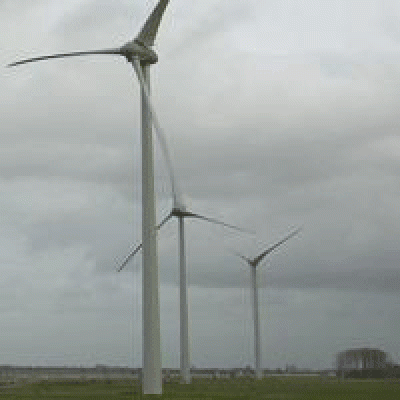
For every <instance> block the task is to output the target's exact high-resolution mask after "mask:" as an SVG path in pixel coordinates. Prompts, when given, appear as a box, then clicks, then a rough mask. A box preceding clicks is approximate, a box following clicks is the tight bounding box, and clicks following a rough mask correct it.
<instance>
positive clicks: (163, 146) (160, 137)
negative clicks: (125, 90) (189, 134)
mask: <svg viewBox="0 0 400 400" xmlns="http://www.w3.org/2000/svg"><path fill="white" fill-rule="evenodd" d="M132 65H133V67H134V69H135V72H136V75H137V77H138V79H139V82H140V86H141V88H142V89H143V92H144V95H145V96H144V97H145V99H146V102H147V106H148V107H149V110H150V113H151V118H152V121H153V125H154V128H155V131H156V135H157V138H158V141H159V142H160V145H161V150H162V152H163V154H164V158H165V162H166V164H167V168H168V173H169V177H170V180H171V188H172V195H173V197H174V201H176V200H177V199H178V198H181V197H182V196H181V193H180V191H179V190H178V187H177V184H176V180H175V173H174V168H173V166H172V161H171V157H170V155H169V151H168V146H167V140H166V136H165V133H164V130H163V129H162V128H161V125H160V123H159V121H158V118H157V114H156V112H155V110H154V107H153V104H152V102H151V97H150V91H149V88H148V86H147V84H146V82H145V80H144V77H143V74H142V68H141V66H140V62H139V60H138V59H137V58H133V60H132Z"/></svg>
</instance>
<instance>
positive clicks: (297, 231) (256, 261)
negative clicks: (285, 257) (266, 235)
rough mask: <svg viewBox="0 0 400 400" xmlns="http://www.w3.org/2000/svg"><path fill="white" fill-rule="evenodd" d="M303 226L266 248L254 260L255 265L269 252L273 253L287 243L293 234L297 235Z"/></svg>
mask: <svg viewBox="0 0 400 400" xmlns="http://www.w3.org/2000/svg"><path fill="white" fill-rule="evenodd" d="M302 229H303V228H301V227H300V228H298V229H296V230H295V231H293V232H292V233H290V234H289V235H287V236H285V237H284V238H283V239H282V240H280V241H279V242H277V243H275V244H273V245H272V246H271V247H268V249H266V250H264V251H263V252H262V253H261V254H260V255H259V256H258V257H256V258H255V259H254V260H253V261H252V262H253V264H254V265H255V266H257V265H258V264H259V263H260V261H261V260H262V259H263V258H264V257H265V256H266V255H267V254H269V253H271V252H272V251H274V250H275V249H276V248H278V247H279V246H280V245H282V244H283V243H285V242H286V241H287V240H289V239H290V238H292V237H293V236H295V235H297V234H298V233H299V232H300V231H301V230H302Z"/></svg>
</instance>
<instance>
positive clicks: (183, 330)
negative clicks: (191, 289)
mask: <svg viewBox="0 0 400 400" xmlns="http://www.w3.org/2000/svg"><path fill="white" fill-rule="evenodd" d="M173 198H174V200H173V207H172V210H171V212H170V213H169V214H168V215H167V216H166V217H165V218H164V219H163V220H162V221H161V223H160V224H159V225H158V227H157V228H158V229H160V228H161V227H162V226H163V225H165V224H166V223H167V222H168V221H169V220H170V219H171V218H172V217H176V218H178V222H179V225H178V229H179V275H180V279H179V293H180V295H179V297H180V307H179V308H180V369H181V378H182V381H183V383H190V382H191V374H190V349H189V311H188V282H187V271H186V256H185V230H184V219H185V218H195V219H199V220H203V221H206V222H210V223H213V224H218V225H222V226H225V227H228V228H231V229H235V230H238V231H241V232H247V233H250V232H248V231H245V230H243V229H241V228H238V227H236V226H234V225H229V224H226V223H225V222H221V221H218V220H217V219H214V218H209V217H205V216H203V215H200V214H195V213H193V212H191V211H189V210H188V209H187V207H186V206H185V205H184V204H183V202H182V201H178V200H177V198H182V196H181V195H178V194H177V193H176V192H175V193H173ZM141 248H142V244H139V245H138V246H137V247H136V248H134V249H133V250H132V251H131V252H130V253H129V254H128V256H127V257H125V259H124V260H123V261H122V262H121V263H120V264H119V265H118V267H117V271H118V272H120V271H121V270H122V269H123V268H124V267H125V266H126V265H127V264H128V262H129V261H130V260H131V259H132V258H133V257H134V255H135V254H136V253H137V252H138V251H139V250H140V249H141Z"/></svg>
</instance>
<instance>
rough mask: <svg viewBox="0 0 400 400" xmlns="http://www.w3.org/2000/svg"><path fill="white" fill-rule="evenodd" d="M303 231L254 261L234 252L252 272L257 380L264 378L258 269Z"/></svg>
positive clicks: (266, 251)
mask: <svg viewBox="0 0 400 400" xmlns="http://www.w3.org/2000/svg"><path fill="white" fill-rule="evenodd" d="M301 230H302V228H298V229H296V230H295V231H293V232H291V233H290V234H289V235H287V236H285V237H284V238H283V239H282V240H280V241H279V242H276V243H275V244H273V245H272V246H270V247H268V248H267V249H266V250H264V251H263V252H262V253H260V254H259V255H258V256H257V257H255V258H253V259H251V258H247V257H245V256H244V255H242V254H239V253H237V252H234V254H236V255H237V256H238V257H240V258H241V259H242V260H244V261H245V262H246V263H247V264H248V265H249V267H250V271H251V287H252V295H253V321H254V367H255V372H256V378H257V379H261V377H262V371H261V343H260V324H259V310H258V290H257V267H258V265H259V264H260V262H261V261H262V260H263V259H264V258H265V257H266V256H267V255H268V254H270V253H272V252H273V251H274V250H275V249H277V248H278V247H279V246H281V245H282V244H283V243H285V242H286V241H287V240H289V239H290V238H292V237H293V236H295V235H297V234H298V233H299V232H300V231H301Z"/></svg>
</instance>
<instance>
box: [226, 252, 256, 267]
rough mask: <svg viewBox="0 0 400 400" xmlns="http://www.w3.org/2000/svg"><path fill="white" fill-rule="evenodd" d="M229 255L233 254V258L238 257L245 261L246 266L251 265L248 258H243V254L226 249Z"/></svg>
mask: <svg viewBox="0 0 400 400" xmlns="http://www.w3.org/2000/svg"><path fill="white" fill-rule="evenodd" d="M228 250H229V252H230V253H232V254H234V255H235V256H238V257H240V258H241V259H242V260H244V261H246V262H247V264H249V265H251V260H250V258H247V257H246V256H244V255H243V254H240V253H238V252H237V251H236V250H233V249H230V248H229V249H228Z"/></svg>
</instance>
